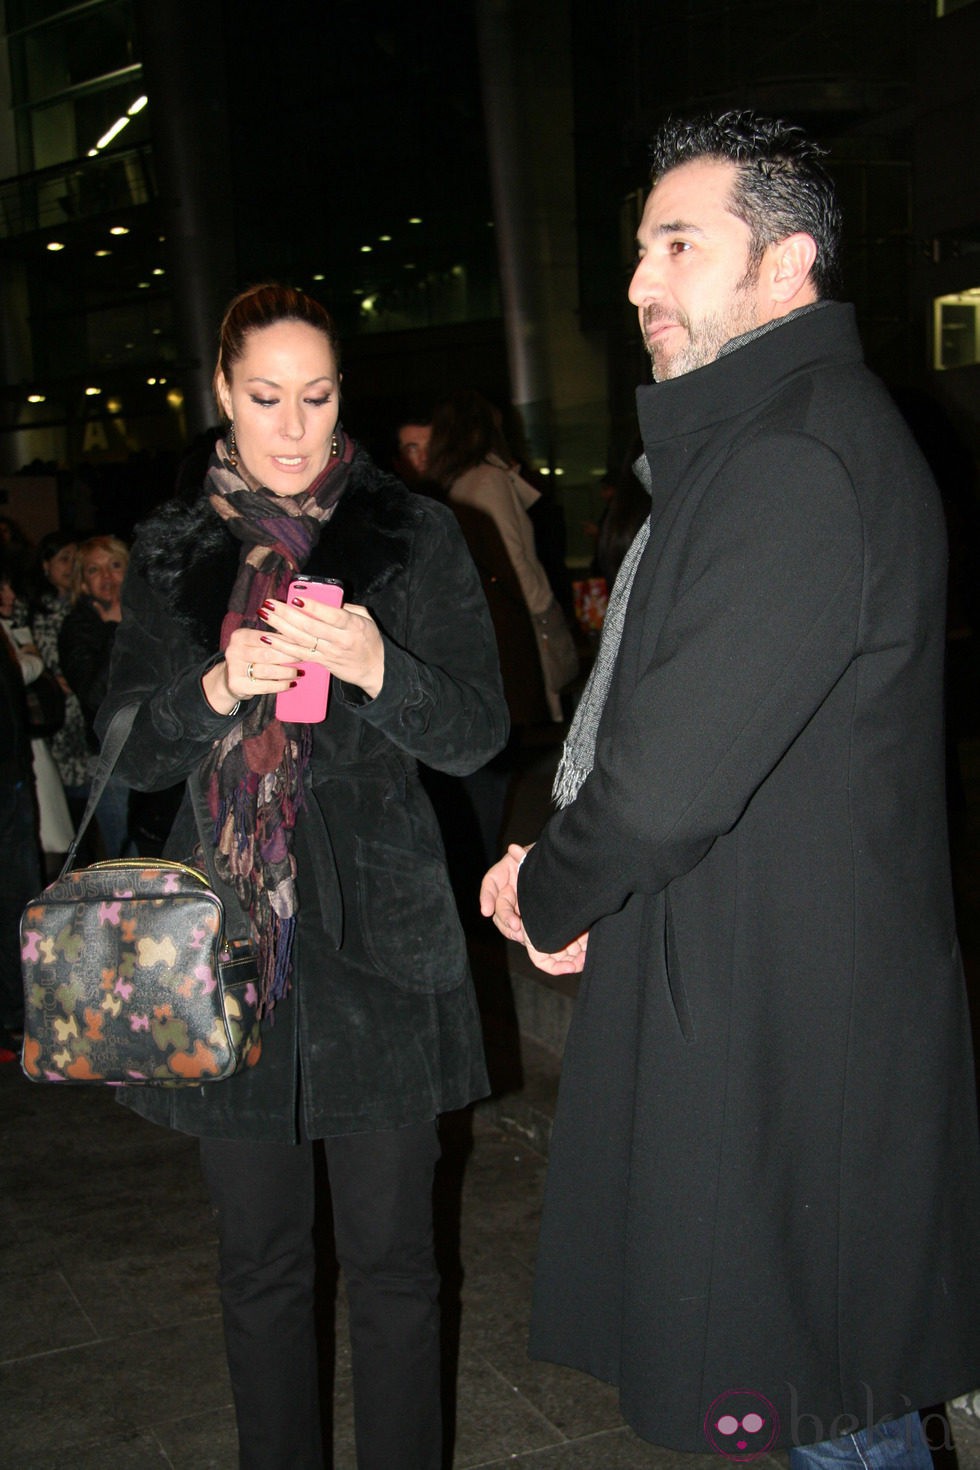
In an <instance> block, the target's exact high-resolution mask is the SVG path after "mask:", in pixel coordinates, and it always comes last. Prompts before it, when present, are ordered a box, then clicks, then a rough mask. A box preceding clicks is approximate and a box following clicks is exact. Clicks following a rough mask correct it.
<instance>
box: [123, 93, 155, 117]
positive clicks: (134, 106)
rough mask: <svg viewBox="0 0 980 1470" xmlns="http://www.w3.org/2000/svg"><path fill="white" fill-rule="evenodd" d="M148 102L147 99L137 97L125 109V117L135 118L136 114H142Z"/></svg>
mask: <svg viewBox="0 0 980 1470" xmlns="http://www.w3.org/2000/svg"><path fill="white" fill-rule="evenodd" d="M149 100H150V99H149V97H137V99H136V101H135V102H133V103H131V104H130V106H129V107H127V108H126V114H127V116H128V117H135V116H136V114H137V113H138V112H142V111H143V108H144V107H145V106H146V104H147V103H148V102H149Z"/></svg>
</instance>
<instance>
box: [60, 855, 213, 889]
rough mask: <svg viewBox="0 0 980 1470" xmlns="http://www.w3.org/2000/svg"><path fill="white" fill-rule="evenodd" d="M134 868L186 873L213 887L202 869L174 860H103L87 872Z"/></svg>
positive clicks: (204, 884) (140, 858) (90, 866)
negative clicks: (96, 869)
mask: <svg viewBox="0 0 980 1470" xmlns="http://www.w3.org/2000/svg"><path fill="white" fill-rule="evenodd" d="M134 867H141V868H150V869H157V868H160V869H163V870H164V871H165V872H171V873H186V874H187V876H188V878H194V879H196V880H197V882H198V883H200V884H202V885H203V887H205V888H210V886H211V880H210V878H209V877H208V876H207V874H206V873H202V872H201V870H200V868H192V867H190V866H189V865H188V864H187V863H178V862H175V861H174V860H173V859H172V858H144V857H138V856H137V857H134V858H103V860H102V861H101V862H99V863H90V864H89V865H88V869H87V871H88V872H91V871H92V870H93V869H95V868H98V869H100V870H101V871H103V872H104V871H105V870H106V869H108V868H134ZM76 871H77V870H76ZM67 876H68V877H69V878H71V877H73V876H74V873H69V874H68V875H67Z"/></svg>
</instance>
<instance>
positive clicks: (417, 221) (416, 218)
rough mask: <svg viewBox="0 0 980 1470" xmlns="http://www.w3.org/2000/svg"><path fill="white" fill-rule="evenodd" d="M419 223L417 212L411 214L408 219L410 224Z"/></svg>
mask: <svg viewBox="0 0 980 1470" xmlns="http://www.w3.org/2000/svg"><path fill="white" fill-rule="evenodd" d="M421 223H422V221H421V219H420V218H419V216H418V215H417V214H413V215H412V218H411V219H410V220H409V224H410V225H420V224H421Z"/></svg>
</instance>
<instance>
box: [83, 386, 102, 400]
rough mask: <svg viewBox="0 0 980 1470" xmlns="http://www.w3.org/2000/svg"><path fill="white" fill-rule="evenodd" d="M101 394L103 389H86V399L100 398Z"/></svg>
mask: <svg viewBox="0 0 980 1470" xmlns="http://www.w3.org/2000/svg"><path fill="white" fill-rule="evenodd" d="M101 392H102V389H101V388H86V389H85V397H86V398H98V396H99V394H100V393H101Z"/></svg>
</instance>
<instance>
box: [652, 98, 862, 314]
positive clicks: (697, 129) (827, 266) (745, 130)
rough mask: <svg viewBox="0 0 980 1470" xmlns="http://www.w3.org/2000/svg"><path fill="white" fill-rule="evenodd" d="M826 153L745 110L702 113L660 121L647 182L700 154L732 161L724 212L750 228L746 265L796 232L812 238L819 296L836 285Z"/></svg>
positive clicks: (835, 222)
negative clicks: (728, 208)
mask: <svg viewBox="0 0 980 1470" xmlns="http://www.w3.org/2000/svg"><path fill="white" fill-rule="evenodd" d="M825 155H826V149H824V148H821V147H820V146H819V145H818V144H816V143H814V142H813V141H812V140H811V139H810V138H808V137H807V135H806V133H804V131H803V129H802V128H799V127H796V126H794V125H793V124H791V123H785V122H782V121H781V120H779V119H776V118H770V117H760V116H759V114H758V113H755V112H748V111H741V112H723V113H721V114H720V115H718V116H713V115H712V114H710V113H702V114H700V115H698V116H695V117H688V118H670V119H668V121H667V122H666V123H664V125H663V127H662V128H661V129H660V131H659V132H658V133H657V135H656V137H655V138H654V140H653V144H652V147H651V164H652V173H651V179H652V182H653V183H654V184H656V183H657V182H658V181H659V180H660V179H661V178H662V177H663V176H664V174H666V173H669V171H670V170H671V169H672V168H678V167H679V166H680V165H681V164H682V163H691V162H693V161H694V160H695V159H699V158H710V159H718V160H720V161H722V162H727V163H734V164H735V165H736V168H737V170H738V172H737V174H736V176H735V181H734V183H733V185H732V194H731V211H732V213H733V214H734V215H735V216H736V217H737V218H738V219H740V220H743V221H744V223H745V224H746V225H748V227H749V230H750V232H751V238H750V242H749V255H750V264H752V265H753V266H756V265H758V263H759V262H760V261H761V259H762V256H763V254H764V252H765V250H766V247H767V246H769V245H774V244H775V243H776V242H777V241H778V240H785V239H786V237H787V235H793V234H795V233H796V232H797V231H798V230H801V231H803V232H804V233H805V234H807V235H811V236H812V237H813V239H814V241H815V242H816V246H817V258H816V260H815V261H814V263H813V269H812V271H811V272H810V275H811V279H812V281H813V284H814V287H815V289H816V292H817V295H818V296H819V297H821V298H824V297H830V296H833V295H834V294H835V293H836V291H837V290H838V289H839V277H840V258H839V255H840V233H841V214H840V207H839V205H838V203H837V192H836V189H835V188H834V183H833V180H832V179H831V177H830V175H829V174H828V173H827V170H826V169H825V168H824V166H823V164H822V162H821V159H822V158H824V157H825Z"/></svg>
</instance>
